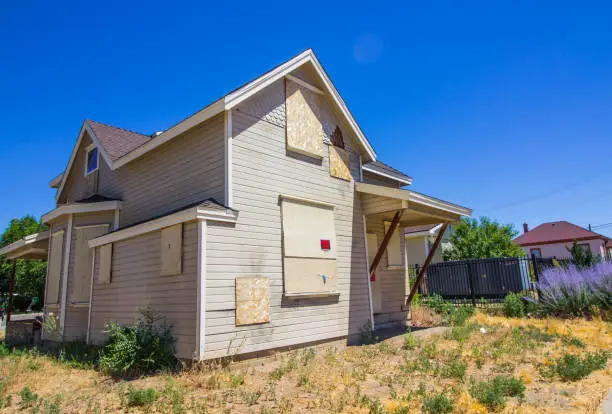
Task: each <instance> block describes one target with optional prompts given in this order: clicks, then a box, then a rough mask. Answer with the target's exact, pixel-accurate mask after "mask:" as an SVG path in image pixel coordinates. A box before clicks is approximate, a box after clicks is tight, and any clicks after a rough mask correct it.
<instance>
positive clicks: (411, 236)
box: [404, 224, 442, 239]
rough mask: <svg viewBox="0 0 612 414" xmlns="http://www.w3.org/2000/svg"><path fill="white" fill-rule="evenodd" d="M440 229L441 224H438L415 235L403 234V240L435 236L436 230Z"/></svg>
mask: <svg viewBox="0 0 612 414" xmlns="http://www.w3.org/2000/svg"><path fill="white" fill-rule="evenodd" d="M441 227H442V224H438V225H437V226H435V227H432V228H431V229H429V230H425V231H419V232H416V233H405V234H404V238H405V239H412V238H415V237H423V236H433V235H434V234H436V233H437V232H438V230H440V228H441Z"/></svg>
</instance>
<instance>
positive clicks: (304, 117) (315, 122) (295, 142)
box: [285, 79, 324, 158]
mask: <svg viewBox="0 0 612 414" xmlns="http://www.w3.org/2000/svg"><path fill="white" fill-rule="evenodd" d="M285 92H286V98H285V100H286V102H285V107H286V108H285V110H286V112H287V115H286V116H287V149H289V150H291V151H297V152H300V153H302V154H305V155H311V156H315V157H318V158H323V151H324V145H323V125H322V124H321V120H320V119H321V117H320V114H319V111H320V109H319V98H318V96H317V94H316V93H314V92H313V91H311V90H309V89H308V88H305V87H303V86H302V85H298V84H297V83H295V82H292V81H290V80H289V79H287V80H286V90H285Z"/></svg>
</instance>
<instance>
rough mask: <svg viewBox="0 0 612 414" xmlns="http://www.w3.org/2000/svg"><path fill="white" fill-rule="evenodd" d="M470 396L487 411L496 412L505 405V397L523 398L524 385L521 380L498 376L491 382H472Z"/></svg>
mask: <svg viewBox="0 0 612 414" xmlns="http://www.w3.org/2000/svg"><path fill="white" fill-rule="evenodd" d="M470 395H471V396H472V397H473V398H475V399H476V400H477V401H478V402H479V403H481V404H483V405H484V406H486V407H487V408H488V409H489V410H493V411H495V410H498V409H501V408H503V406H504V405H505V404H506V397H519V398H523V397H524V396H525V384H524V383H523V380H522V379H516V378H514V377H508V376H503V375H498V376H497V377H495V378H493V380H492V381H482V382H474V383H472V384H471V386H470Z"/></svg>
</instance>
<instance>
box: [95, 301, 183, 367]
mask: <svg viewBox="0 0 612 414" xmlns="http://www.w3.org/2000/svg"><path fill="white" fill-rule="evenodd" d="M160 320H161V318H160V317H158V316H157V315H156V313H155V312H154V311H152V310H151V309H142V310H141V311H140V315H139V317H138V319H137V320H136V322H135V323H134V324H133V325H129V326H125V327H123V326H119V325H118V324H116V323H109V324H107V332H108V335H109V340H108V343H107V344H106V345H105V346H104V348H102V352H101V355H100V368H101V369H102V370H103V371H104V372H107V373H109V374H112V375H124V374H148V373H152V372H155V371H159V370H165V369H171V370H172V369H176V368H178V360H177V359H176V357H175V355H174V342H175V339H174V337H173V336H172V333H171V328H170V327H169V326H168V325H166V324H165V323H163V322H161V323H160Z"/></svg>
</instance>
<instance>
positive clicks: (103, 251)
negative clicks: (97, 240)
mask: <svg viewBox="0 0 612 414" xmlns="http://www.w3.org/2000/svg"><path fill="white" fill-rule="evenodd" d="M112 265H113V245H112V243H111V244H105V245H104V246H100V274H99V275H98V281H99V282H100V283H101V284H103V285H109V284H110V282H111V268H112Z"/></svg>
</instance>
